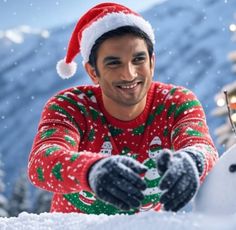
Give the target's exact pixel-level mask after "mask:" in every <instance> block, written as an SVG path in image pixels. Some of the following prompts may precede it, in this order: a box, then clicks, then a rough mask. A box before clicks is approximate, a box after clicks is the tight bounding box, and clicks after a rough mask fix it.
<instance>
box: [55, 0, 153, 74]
mask: <svg viewBox="0 0 236 230" xmlns="http://www.w3.org/2000/svg"><path fill="white" fill-rule="evenodd" d="M122 26H136V27H138V28H140V29H141V30H142V31H143V32H145V33H146V34H147V35H148V37H149V38H150V40H151V41H152V42H153V44H154V43H155V37H154V32H153V29H152V26H151V25H150V23H149V22H148V21H146V20H144V19H143V18H142V17H141V16H140V15H139V14H137V13H136V12H134V11H132V10H131V9H129V8H127V7H125V6H122V5H119V4H116V3H102V4H98V5H96V6H94V7H93V8H91V9H90V10H89V11H88V12H87V13H85V14H84V15H83V16H82V17H81V18H80V20H79V21H78V23H77V24H76V26H75V28H74V31H73V33H72V36H71V38H70V42H69V44H68V48H67V54H66V57H65V58H64V59H62V60H60V61H59V62H58V63H57V67H56V69H57V73H58V74H59V76H60V77H61V78H63V79H68V78H70V77H72V76H73V75H74V74H75V72H76V68H77V64H76V63H75V62H74V61H73V59H74V58H75V56H76V55H77V54H78V53H79V52H81V56H82V58H83V63H87V62H88V61H89V55H90V52H91V49H92V47H93V45H94V44H95V41H96V40H97V39H98V38H99V37H101V36H102V35H103V34H104V33H106V32H108V31H111V30H114V29H117V28H119V27H122Z"/></svg>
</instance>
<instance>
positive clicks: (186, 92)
mask: <svg viewBox="0 0 236 230" xmlns="http://www.w3.org/2000/svg"><path fill="white" fill-rule="evenodd" d="M153 84H154V86H153V88H154V92H155V94H156V98H158V99H159V100H160V99H162V100H165V101H166V100H167V101H186V100H187V101H188V100H197V97H196V95H195V93H194V92H192V91H191V90H190V89H188V88H186V87H183V86H179V85H174V84H165V83H162V82H154V83H153Z"/></svg>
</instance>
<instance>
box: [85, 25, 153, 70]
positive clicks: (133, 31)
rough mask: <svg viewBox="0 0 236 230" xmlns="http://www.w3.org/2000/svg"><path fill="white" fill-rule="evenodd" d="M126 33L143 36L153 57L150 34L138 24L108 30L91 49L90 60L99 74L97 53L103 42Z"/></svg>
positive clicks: (150, 55)
mask: <svg viewBox="0 0 236 230" xmlns="http://www.w3.org/2000/svg"><path fill="white" fill-rule="evenodd" d="M126 34H132V35H134V36H136V37H139V38H142V39H143V40H144V41H145V42H146V45H147V49H148V54H149V58H150V59H151V57H152V54H153V43H152V41H151V40H150V38H149V37H148V35H147V34H146V33H145V32H143V31H142V30H141V29H139V28H138V27H136V26H122V27H119V28H117V29H114V30H111V31H108V32H106V33H105V34H103V35H102V36H101V37H99V38H98V39H97V40H96V41H95V44H94V45H93V47H92V49H91V53H90V55H89V61H88V62H89V64H90V65H91V66H92V67H93V68H94V69H95V71H96V73H97V75H99V71H98V69H97V53H98V49H99V47H100V46H101V44H102V43H103V42H104V41H105V40H107V39H109V38H114V37H119V36H124V35H126Z"/></svg>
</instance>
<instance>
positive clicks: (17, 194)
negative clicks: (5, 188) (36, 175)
mask: <svg viewBox="0 0 236 230" xmlns="http://www.w3.org/2000/svg"><path fill="white" fill-rule="evenodd" d="M23 211H25V212H29V211H30V202H29V187H28V179H27V176H26V173H25V172H23V173H21V174H20V177H19V178H18V179H17V180H16V182H15V184H14V186H13V191H12V196H11V200H10V201H9V214H10V216H17V215H18V214H19V213H21V212H23Z"/></svg>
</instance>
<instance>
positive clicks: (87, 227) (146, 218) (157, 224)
mask: <svg viewBox="0 0 236 230" xmlns="http://www.w3.org/2000/svg"><path fill="white" fill-rule="evenodd" d="M0 229H1V230H13V229H17V230H20V229H24V230H28V229H40V230H44V229H45V230H46V229H47V230H49V229H57V230H65V229H70V230H97V229H102V230H111V229H112V230H132V229H135V230H141V229H142V230H143V229H148V230H156V229H162V230H185V229H186V230H195V229H196V230H222V229H224V230H235V229H236V215H231V216H227V217H219V216H217V217H214V216H206V215H205V216H203V215H200V214H195V213H184V212H180V213H171V212H164V211H163V212H159V213H157V212H154V211H153V212H152V211H149V212H143V213H138V214H136V215H132V216H129V215H114V216H107V215H104V214H102V215H87V214H78V213H69V214H62V213H42V214H40V215H36V214H29V213H26V212H22V213H21V214H20V215H19V216H18V217H11V218H0Z"/></svg>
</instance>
